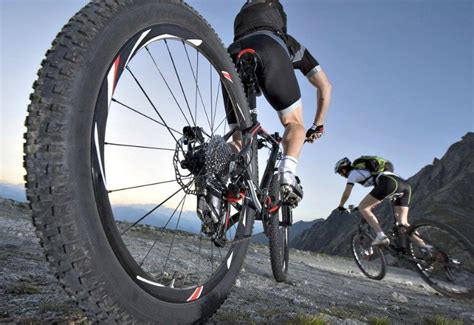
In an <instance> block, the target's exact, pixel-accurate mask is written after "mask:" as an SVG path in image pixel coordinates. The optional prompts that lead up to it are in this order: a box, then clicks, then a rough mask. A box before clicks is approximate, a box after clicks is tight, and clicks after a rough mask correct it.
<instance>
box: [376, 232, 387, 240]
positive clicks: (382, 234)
mask: <svg viewBox="0 0 474 325" xmlns="http://www.w3.org/2000/svg"><path fill="white" fill-rule="evenodd" d="M377 237H379V238H380V237H385V233H384V232H383V231H381V232H378V233H377Z"/></svg>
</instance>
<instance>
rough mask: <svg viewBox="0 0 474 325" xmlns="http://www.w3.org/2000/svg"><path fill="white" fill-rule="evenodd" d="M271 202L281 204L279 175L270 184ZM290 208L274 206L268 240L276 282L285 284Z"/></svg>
mask: <svg viewBox="0 0 474 325" xmlns="http://www.w3.org/2000/svg"><path fill="white" fill-rule="evenodd" d="M269 193H270V200H271V202H275V203H276V204H279V202H280V183H279V180H278V174H275V175H274V176H273V179H272V182H271V184H270V192H269ZM289 209H290V208H289V207H288V206H284V205H283V206H278V205H277V206H272V207H271V208H270V212H269V216H268V221H267V222H268V224H267V227H268V240H269V248H270V262H271V265H272V272H273V276H274V277H275V280H277V281H278V282H284V281H286V280H287V277H288V261H289V256H290V252H289V246H288V245H289V243H288V241H289V235H290V227H289V226H288V224H287V223H286V222H285V221H287V220H288V213H290V211H289Z"/></svg>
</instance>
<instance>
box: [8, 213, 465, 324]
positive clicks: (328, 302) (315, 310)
mask: <svg viewBox="0 0 474 325" xmlns="http://www.w3.org/2000/svg"><path fill="white" fill-rule="evenodd" d="M132 240H133V238H132ZM290 254H291V255H290V258H291V263H290V277H289V278H290V282H289V283H277V282H275V281H274V280H273V276H272V273H271V268H270V260H269V254H268V248H267V247H266V246H261V245H252V246H251V247H250V249H249V252H248V255H247V258H246V261H245V264H244V269H243V270H242V272H241V274H240V276H239V278H238V280H237V283H236V286H235V287H234V289H233V290H232V293H231V295H230V296H229V298H228V300H227V301H226V302H225V303H224V305H223V306H222V307H221V308H220V310H219V311H218V312H217V313H216V314H215V315H214V317H213V318H212V319H210V320H209V321H208V323H209V324H221V323H235V322H238V323H272V324H273V323H287V322H288V321H290V320H293V321H295V319H296V320H301V319H303V320H304V319H308V318H304V315H312V316H317V317H318V318H319V319H322V320H325V321H326V323H328V324H362V323H368V322H369V321H371V320H372V321H373V320H374V319H373V318H374V317H379V318H380V317H382V318H384V317H386V318H388V320H390V323H392V324H423V323H426V324H428V323H427V321H426V320H427V319H431V320H432V319H433V318H434V317H435V316H436V315H440V316H442V317H443V318H447V319H457V320H461V321H462V322H463V323H464V324H472V323H474V307H473V304H472V301H457V300H454V299H450V298H446V297H442V296H440V295H439V294H437V293H436V292H434V291H433V290H431V289H430V288H429V287H427V286H426V285H425V284H424V283H423V282H422V281H421V279H420V278H418V276H417V275H416V274H415V273H412V272H410V271H406V270H400V269H396V268H389V270H388V275H387V277H386V278H385V279H384V280H382V281H372V280H368V279H366V278H365V277H363V276H362V275H361V274H360V272H359V271H358V269H357V268H356V266H355V264H354V263H353V261H352V260H348V259H344V258H337V257H332V256H324V255H318V254H312V253H309V252H303V251H296V250H292V251H291V253H290ZM71 321H75V322H77V323H88V320H87V318H86V317H85V316H84V314H83V312H82V311H81V310H80V309H79V308H78V307H77V306H76V305H75V303H74V301H73V300H72V299H71V298H69V297H68V296H67V295H66V294H65V293H64V291H63V290H62V289H61V288H60V287H59V285H58V284H57V281H56V280H55V278H54V277H53V275H52V274H51V272H50V270H49V268H48V266H47V263H46V262H45V260H44V257H43V254H42V251H41V248H40V247H39V244H38V240H37V238H36V236H35V234H34V230H33V227H32V226H31V223H30V220H29V217H28V215H18V214H17V215H12V213H11V211H9V212H8V213H5V212H4V211H0V323H18V322H34V323H37V322H48V323H49V322H59V323H61V322H64V323H66V322H71Z"/></svg>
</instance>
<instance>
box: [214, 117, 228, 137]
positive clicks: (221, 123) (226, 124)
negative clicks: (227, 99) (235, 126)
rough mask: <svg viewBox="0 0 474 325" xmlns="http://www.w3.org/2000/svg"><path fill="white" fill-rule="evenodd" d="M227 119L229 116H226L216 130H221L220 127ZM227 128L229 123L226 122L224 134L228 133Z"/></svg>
mask: <svg viewBox="0 0 474 325" xmlns="http://www.w3.org/2000/svg"><path fill="white" fill-rule="evenodd" d="M226 120H227V116H225V117H224V118H223V119H222V121H221V122H220V123H219V124H218V125H217V127H216V131H217V130H219V128H220V127H221V125H222V123H224V122H225V121H226ZM226 129H227V123H225V124H224V134H226V133H227V132H226Z"/></svg>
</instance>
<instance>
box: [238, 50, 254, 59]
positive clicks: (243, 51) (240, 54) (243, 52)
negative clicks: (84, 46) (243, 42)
mask: <svg viewBox="0 0 474 325" xmlns="http://www.w3.org/2000/svg"><path fill="white" fill-rule="evenodd" d="M247 53H250V54H257V52H255V50H254V49H251V48H248V49H243V50H242V51H240V52H239V54H237V59H240V57H241V56H242V55H244V54H247Z"/></svg>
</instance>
